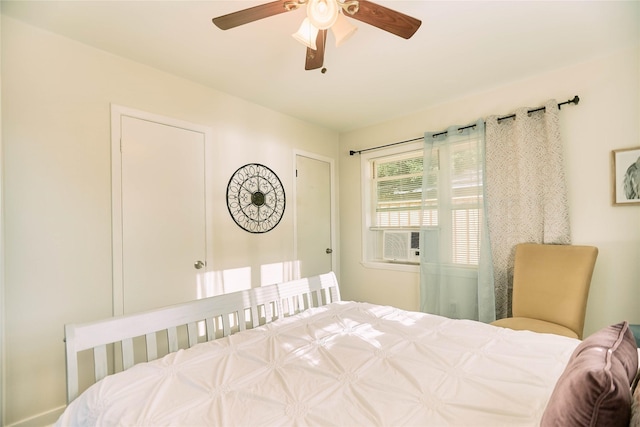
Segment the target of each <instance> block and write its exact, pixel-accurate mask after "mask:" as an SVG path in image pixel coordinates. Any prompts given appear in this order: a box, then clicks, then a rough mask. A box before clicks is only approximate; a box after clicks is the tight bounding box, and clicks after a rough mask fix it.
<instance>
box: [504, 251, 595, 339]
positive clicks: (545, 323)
mask: <svg viewBox="0 0 640 427" xmlns="http://www.w3.org/2000/svg"><path fill="white" fill-rule="evenodd" d="M597 256H598V248H596V247H593V246H576V245H546V244H533V243H522V244H519V245H517V246H516V254H515V264H514V271H513V302H512V313H513V317H509V318H506V319H500V320H497V321H495V322H493V323H492V324H493V325H496V326H501V327H505V328H510V329H524V330H531V331H535V332H543V333H551V334H557V335H564V336H568V337H572V338H579V339H582V332H583V329H584V318H585V313H586V309H587V298H588V295H589V287H590V285H591V276H592V274H593V268H594V266H595V262H596V257H597Z"/></svg>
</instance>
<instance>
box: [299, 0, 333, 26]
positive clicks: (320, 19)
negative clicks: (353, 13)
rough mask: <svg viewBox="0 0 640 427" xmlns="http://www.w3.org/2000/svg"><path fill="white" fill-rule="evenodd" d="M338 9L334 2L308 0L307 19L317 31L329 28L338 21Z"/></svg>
mask: <svg viewBox="0 0 640 427" xmlns="http://www.w3.org/2000/svg"><path fill="white" fill-rule="evenodd" d="M339 12H340V9H339V8H338V3H337V1H336V0H309V3H307V17H308V18H309V20H310V21H311V23H312V24H313V26H315V27H316V28H317V29H319V30H326V29H327V28H330V27H331V26H332V25H333V24H334V23H335V22H336V20H337V19H338V15H339Z"/></svg>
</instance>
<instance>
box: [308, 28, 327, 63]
mask: <svg viewBox="0 0 640 427" xmlns="http://www.w3.org/2000/svg"><path fill="white" fill-rule="evenodd" d="M326 44H327V30H319V31H318V36H317V37H316V47H317V49H316V50H313V49H311V48H307V59H306V61H305V64H304V69H305V70H315V69H318V68H320V67H322V64H323V63H324V47H325V46H326Z"/></svg>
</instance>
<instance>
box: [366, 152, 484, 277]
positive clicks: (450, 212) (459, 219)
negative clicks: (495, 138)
mask: <svg viewBox="0 0 640 427" xmlns="http://www.w3.org/2000/svg"><path fill="white" fill-rule="evenodd" d="M479 161H482V159H481V156H480V154H479V153H478V152H477V151H476V144H475V142H471V143H470V142H468V141H465V142H460V143H457V144H452V145H443V146H440V147H437V148H434V150H433V151H432V153H431V156H430V157H429V163H430V165H429V171H428V173H427V175H426V176H427V179H428V183H427V185H426V189H427V190H426V194H423V186H422V180H423V169H424V164H423V163H424V155H423V149H422V144H421V143H418V144H411V145H409V144H407V145H406V146H404V148H400V149H399V148H398V147H396V148H395V149H387V150H384V151H382V150H380V151H377V152H375V153H372V154H368V155H366V154H365V155H362V164H361V167H362V170H363V171H362V178H363V179H362V185H363V188H362V190H363V212H364V218H363V224H364V229H363V248H364V250H363V258H364V262H365V264H368V263H374V264H373V265H372V266H375V267H385V266H386V267H389V264H393V265H394V268H397V266H398V265H416V264H417V263H418V262H419V257H416V256H409V257H404V256H400V257H398V258H397V259H393V258H391V257H389V256H386V255H387V254H386V253H385V252H386V251H387V250H388V241H389V237H390V236H391V235H392V234H393V235H394V237H395V235H396V234H397V233H398V232H399V233H407V234H406V235H407V239H411V238H412V237H413V238H414V239H415V237H416V235H417V234H416V233H417V232H418V231H419V230H420V227H421V225H422V226H424V227H425V228H426V229H427V230H433V231H437V233H426V234H425V236H424V239H426V240H427V241H426V242H422V245H423V246H425V248H420V249H418V250H428V246H429V245H434V244H436V245H441V247H450V248H451V250H450V252H451V253H450V254H448V258H449V259H448V262H450V263H451V264H454V265H459V266H465V267H475V266H477V265H478V261H479V252H480V237H479V233H480V229H481V227H480V224H481V220H482V217H481V215H482V211H481V209H478V207H477V200H478V198H481V197H482V176H481V174H478V173H477V166H476V165H477V162H479ZM423 203H424V210H423ZM444 230H447V231H446V232H444ZM432 236H438V237H437V238H434V237H432ZM409 244H410V243H409ZM416 246H417V245H416V244H415V242H414V243H413V244H410V246H409V247H410V248H415V247H416ZM412 255H415V253H414V254H412Z"/></svg>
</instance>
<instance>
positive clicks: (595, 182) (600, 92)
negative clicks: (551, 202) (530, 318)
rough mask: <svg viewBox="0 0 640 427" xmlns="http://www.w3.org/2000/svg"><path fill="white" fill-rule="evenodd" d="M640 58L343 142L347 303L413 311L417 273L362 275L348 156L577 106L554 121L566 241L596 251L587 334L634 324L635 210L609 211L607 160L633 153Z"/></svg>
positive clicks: (487, 96) (639, 247) (547, 78)
mask: <svg viewBox="0 0 640 427" xmlns="http://www.w3.org/2000/svg"><path fill="white" fill-rule="evenodd" d="M639 58H640V49H638V48H635V49H631V50H621V51H619V52H617V53H615V54H613V55H611V56H609V57H604V58H599V59H596V60H593V61H591V62H587V63H583V64H579V65H576V66H573V67H569V68H566V69H561V70H556V71H553V72H550V73H548V74H544V75H538V76H535V77H530V78H527V79H524V80H522V81H518V82H513V83H511V84H508V85H505V86H502V87H499V88H495V89H494V90H491V91H487V92H483V93H477V94H472V95H469V96H468V97H465V98H464V99H459V100H456V101H454V102H450V103H447V104H442V105H437V106H434V107H432V108H428V109H425V110H424V111H420V112H417V113H415V114H413V115H410V116H407V117H403V118H400V119H397V120H392V121H389V122H386V123H383V124H379V125H376V126H371V127H368V128H365V129H359V130H356V131H353V132H349V133H346V134H342V135H341V136H340V181H341V186H340V207H341V210H340V213H341V217H340V219H341V232H342V238H341V250H342V260H341V266H342V269H341V278H340V279H341V288H342V293H343V296H344V298H346V299H356V300H364V301H371V302H374V303H382V304H390V305H395V306H398V307H402V308H406V309H411V310H415V309H417V308H418V305H419V299H418V296H419V290H418V286H419V277H418V274H417V273H406V272H396V271H388V270H376V269H370V268H365V267H364V266H362V265H361V263H360V261H361V253H362V246H361V226H362V222H361V207H360V205H361V202H360V158H359V156H357V155H356V156H349V150H353V149H362V148H367V147H374V146H377V145H383V144H388V143H392V142H396V141H403V140H407V139H411V138H415V137H418V136H421V135H422V133H423V132H424V131H427V130H429V131H439V130H444V129H446V128H447V127H448V126H450V125H455V124H460V125H464V124H467V123H469V122H472V121H475V120H476V119H477V118H478V117H486V116H488V115H492V114H497V115H503V114H508V113H510V112H512V111H513V110H514V109H515V108H517V107H521V106H527V107H537V106H540V105H542V104H543V103H544V101H545V100H547V99H549V98H555V99H557V101H558V102H560V101H564V100H567V99H570V98H573V96H574V95H579V96H580V99H581V101H580V104H579V105H577V106H573V105H571V106H566V107H563V108H562V111H561V113H560V119H561V132H562V138H563V142H564V146H565V158H566V170H567V177H568V188H569V203H570V216H571V226H572V238H573V242H574V243H576V244H588V245H595V246H597V247H598V248H599V249H600V254H599V257H598V260H597V265H596V268H595V272H594V277H593V281H592V286H591V292H590V299H589V305H588V309H587V318H586V326H585V333H586V334H589V333H592V332H594V331H595V330H597V329H598V328H600V327H602V326H605V325H607V324H610V323H613V322H617V321H619V320H622V319H627V320H629V321H631V322H632V323H640V311H638V308H637V304H638V301H639V298H640V262H639V261H640V206H622V207H614V206H612V204H611V182H610V173H611V172H610V164H609V162H610V155H611V150H614V149H617V148H624V147H634V146H636V147H637V146H640V120H638V117H639V114H640V105H639V103H640V96H639V94H640V87H639V86H640V85H639V82H640V79H639V78H638V76H639V69H640V67H639Z"/></svg>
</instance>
